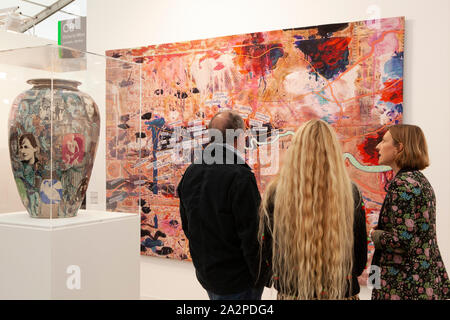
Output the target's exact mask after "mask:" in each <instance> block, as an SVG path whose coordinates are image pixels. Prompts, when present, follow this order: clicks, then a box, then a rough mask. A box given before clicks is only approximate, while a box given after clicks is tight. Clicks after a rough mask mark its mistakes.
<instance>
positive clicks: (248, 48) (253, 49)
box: [234, 33, 284, 78]
mask: <svg viewBox="0 0 450 320" xmlns="http://www.w3.org/2000/svg"><path fill="white" fill-rule="evenodd" d="M263 42H264V37H263V35H262V34H261V33H255V34H252V38H251V39H248V40H245V41H243V45H242V46H239V47H235V48H234V51H235V52H236V54H237V57H236V58H235V59H236V62H237V63H238V65H239V66H240V67H241V70H240V73H242V74H248V73H251V75H252V77H255V78H259V77H263V76H264V75H265V74H266V73H267V72H268V71H270V70H272V69H273V68H274V67H275V64H276V63H277V61H278V59H279V58H280V57H281V56H282V55H283V54H284V51H283V49H282V45H281V44H277V43H274V44H262V43H263Z"/></svg>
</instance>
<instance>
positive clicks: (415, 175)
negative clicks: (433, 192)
mask: <svg viewBox="0 0 450 320" xmlns="http://www.w3.org/2000/svg"><path fill="white" fill-rule="evenodd" d="M391 184H393V186H411V187H419V186H422V185H424V184H428V180H427V178H426V177H425V176H424V175H423V173H422V172H420V171H419V170H400V172H398V173H397V175H396V176H395V177H394V179H393V180H392V183H391Z"/></svg>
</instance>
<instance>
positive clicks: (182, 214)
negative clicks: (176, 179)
mask: <svg viewBox="0 0 450 320" xmlns="http://www.w3.org/2000/svg"><path fill="white" fill-rule="evenodd" d="M183 178H184V175H183V177H182V178H181V180H180V183H179V184H178V187H177V195H178V198H179V199H180V218H181V227H182V228H183V231H184V234H185V235H186V237H187V238H188V239H189V224H188V220H187V217H186V211H185V208H184V204H183V195H182V188H183Z"/></svg>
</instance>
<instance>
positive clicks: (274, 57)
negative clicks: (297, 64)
mask: <svg viewBox="0 0 450 320" xmlns="http://www.w3.org/2000/svg"><path fill="white" fill-rule="evenodd" d="M283 55H284V53H283V50H282V49H281V48H276V49H273V50H271V51H270V54H269V56H270V60H271V63H272V66H275V65H276V64H277V62H278V59H280V58H281V57H282V56H283Z"/></svg>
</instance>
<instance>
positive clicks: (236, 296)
mask: <svg viewBox="0 0 450 320" xmlns="http://www.w3.org/2000/svg"><path fill="white" fill-rule="evenodd" d="M263 291H264V287H262V288H250V289H247V290H245V291H242V292H239V293H233V294H225V295H221V294H215V293H213V292H211V291H207V292H208V296H209V299H210V300H261V296H262V293H263Z"/></svg>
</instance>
